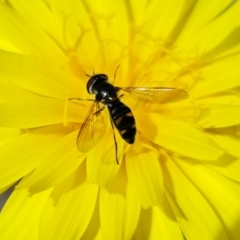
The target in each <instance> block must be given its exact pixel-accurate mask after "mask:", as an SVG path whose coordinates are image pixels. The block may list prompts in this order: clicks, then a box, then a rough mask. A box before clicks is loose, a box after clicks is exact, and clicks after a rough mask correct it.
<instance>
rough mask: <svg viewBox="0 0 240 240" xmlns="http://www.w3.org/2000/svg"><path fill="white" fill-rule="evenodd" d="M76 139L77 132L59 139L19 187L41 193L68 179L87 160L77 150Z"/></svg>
mask: <svg viewBox="0 0 240 240" xmlns="http://www.w3.org/2000/svg"><path fill="white" fill-rule="evenodd" d="M76 138H77V132H76V131H74V132H72V133H70V134H68V135H65V136H63V137H62V138H61V139H57V140H56V141H55V142H54V144H53V145H52V146H51V148H49V149H47V151H46V152H45V154H44V155H43V156H42V160H41V164H39V165H38V166H37V168H36V169H35V171H34V172H33V173H32V174H31V175H29V176H28V177H27V178H25V179H24V181H22V182H21V183H20V184H19V185H18V187H21V188H22V187H23V188H26V187H28V188H29V190H30V191H31V192H39V191H43V190H45V189H48V188H51V187H54V186H57V185H59V184H60V183H61V182H63V181H64V180H65V179H66V178H68V177H69V176H70V175H71V174H72V173H73V172H74V171H75V170H76V169H77V167H78V166H79V165H80V164H81V163H82V161H83V160H84V159H85V156H83V155H82V154H80V152H79V151H78V150H77V147H76V144H75V142H76Z"/></svg>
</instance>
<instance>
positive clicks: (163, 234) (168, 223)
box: [133, 201, 184, 240]
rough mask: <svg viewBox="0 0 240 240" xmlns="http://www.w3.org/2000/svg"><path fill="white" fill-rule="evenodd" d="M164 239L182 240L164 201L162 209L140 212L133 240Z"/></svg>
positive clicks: (173, 217)
mask: <svg viewBox="0 0 240 240" xmlns="http://www.w3.org/2000/svg"><path fill="white" fill-rule="evenodd" d="M138 239H149V240H155V239H164V240H173V239H174V240H183V239H184V238H183V234H182V231H181V228H180V226H179V225H178V222H177V220H176V219H175V216H174V214H173V212H172V210H171V208H170V206H169V204H168V203H167V201H165V204H164V208H162V209H161V208H159V207H156V206H155V207H152V208H149V209H144V210H142V211H141V214H140V217H139V221H138V226H137V229H136V232H135V234H134V237H133V240H138Z"/></svg>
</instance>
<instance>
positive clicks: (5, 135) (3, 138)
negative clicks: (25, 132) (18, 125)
mask: <svg viewBox="0 0 240 240" xmlns="http://www.w3.org/2000/svg"><path fill="white" fill-rule="evenodd" d="M20 134H21V130H19V129H13V128H4V127H0V146H2V145H4V144H5V143H7V142H8V141H10V140H11V139H14V138H16V137H18V136H19V135H20Z"/></svg>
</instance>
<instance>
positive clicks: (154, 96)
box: [116, 87, 188, 103]
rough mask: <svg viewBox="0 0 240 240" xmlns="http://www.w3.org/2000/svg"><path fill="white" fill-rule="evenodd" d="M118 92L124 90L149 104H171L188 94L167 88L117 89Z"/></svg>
mask: <svg viewBox="0 0 240 240" xmlns="http://www.w3.org/2000/svg"><path fill="white" fill-rule="evenodd" d="M116 89H117V90H123V91H125V92H128V93H129V96H131V97H132V98H134V99H136V100H138V101H145V102H149V103H171V102H177V101H180V100H183V99H185V98H187V97H188V94H187V93H186V92H185V91H183V90H180V89H177V88H167V87H126V88H121V87H117V88H116Z"/></svg>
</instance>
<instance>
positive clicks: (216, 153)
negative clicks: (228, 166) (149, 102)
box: [136, 112, 224, 160]
mask: <svg viewBox="0 0 240 240" xmlns="http://www.w3.org/2000/svg"><path fill="white" fill-rule="evenodd" d="M140 113H141V112H138V113H137V116H136V118H137V119H138V120H139V121H138V125H139V127H138V129H139V131H140V132H141V133H142V134H143V136H144V137H147V138H148V139H149V140H151V141H153V142H155V143H157V144H158V145H160V146H162V147H164V148H167V149H169V150H171V151H173V152H176V153H179V154H181V155H183V156H189V157H193V158H196V159H200V160H217V159H218V158H219V157H220V156H221V155H222V154H223V153H224V151H223V150H221V149H220V148H219V147H217V146H216V145H215V144H214V143H213V142H212V141H211V140H210V139H209V138H208V137H207V136H206V135H205V134H204V133H202V132H200V131H199V130H197V129H195V128H193V127H191V126H190V125H189V124H186V123H184V122H180V121H173V120H170V119H167V118H164V117H163V116H161V115H159V114H153V113H148V114H146V113H142V114H140ZM146 121H147V122H148V124H149V125H148V126H147V125H146Z"/></svg>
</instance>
